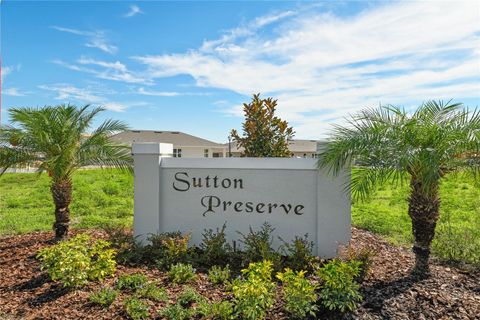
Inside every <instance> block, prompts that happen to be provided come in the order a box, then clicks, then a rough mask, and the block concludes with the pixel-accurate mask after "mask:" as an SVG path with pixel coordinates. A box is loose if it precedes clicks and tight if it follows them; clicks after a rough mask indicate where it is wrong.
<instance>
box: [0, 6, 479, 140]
mask: <svg viewBox="0 0 480 320" xmlns="http://www.w3.org/2000/svg"><path fill="white" fill-rule="evenodd" d="M0 10H1V56H2V97H1V98H2V122H3V123H5V122H7V121H8V109H9V108H11V107H24V106H28V107H42V106H44V105H58V104H62V103H71V104H75V105H78V106H83V105H84V104H92V105H96V106H97V105H100V106H103V107H104V108H106V109H107V110H106V111H105V112H104V113H103V114H102V115H101V116H100V117H99V119H98V120H97V124H98V123H99V122H100V121H102V120H104V119H106V118H114V119H119V120H123V121H125V122H126V123H127V124H128V125H129V126H130V127H131V128H132V129H149V130H165V131H166V130H172V131H183V132H186V133H190V134H194V135H197V136H200V137H202V138H206V139H210V140H213V141H216V142H226V141H227V137H228V134H229V132H230V130H231V129H232V128H235V129H241V123H242V120H243V117H242V104H243V103H248V102H249V101H250V100H251V96H252V94H254V93H261V97H265V98H266V97H273V98H275V99H278V107H277V113H278V116H280V117H281V118H283V119H285V120H287V121H288V122H289V124H290V125H292V126H293V128H294V130H295V132H296V134H295V138H297V139H323V138H325V137H327V136H328V134H329V133H330V130H331V128H332V124H343V123H345V122H344V117H345V116H348V115H350V114H353V113H355V112H357V111H359V110H361V109H362V108H365V107H377V106H379V105H387V104H394V105H398V106H403V107H405V108H406V109H407V110H413V109H414V108H415V107H416V106H418V105H420V104H421V103H422V102H424V101H427V100H429V99H436V100H438V99H443V100H449V99H454V101H455V102H463V103H465V105H467V106H469V107H471V108H475V107H477V106H479V105H480V40H479V36H480V1H466V2H461V1H451V2H448V1H422V2H413V1H408V2H407V1H400V2H397V1H351V2H350V1H322V2H312V1H308V2H293V1H292V2H288V1H279V2H275V1H268V2H267V1H262V2H255V1H245V2H234V1H216V2H200V1H195V2H193V1H192V2H188V1H177V2H167V1H143V2H142V1H63V2H61V1H56V2H44V1H42V2H40V1H32V2H29V1H22V2H18V1H9V0H6V1H5V0H4V1H1V3H0Z"/></svg>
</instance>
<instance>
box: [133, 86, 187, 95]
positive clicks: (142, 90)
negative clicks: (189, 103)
mask: <svg viewBox="0 0 480 320" xmlns="http://www.w3.org/2000/svg"><path fill="white" fill-rule="evenodd" d="M137 93H139V94H142V95H146V96H157V97H176V96H179V95H180V93H179V92H175V91H154V90H150V91H148V90H145V89H144V88H139V89H138V92H137Z"/></svg>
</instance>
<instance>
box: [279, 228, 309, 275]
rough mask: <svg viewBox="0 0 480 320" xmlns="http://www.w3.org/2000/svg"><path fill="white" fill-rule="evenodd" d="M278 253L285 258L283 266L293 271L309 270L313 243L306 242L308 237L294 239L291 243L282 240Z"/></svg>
mask: <svg viewBox="0 0 480 320" xmlns="http://www.w3.org/2000/svg"><path fill="white" fill-rule="evenodd" d="M279 238H280V237H279ZM280 240H281V241H282V243H283V244H282V246H281V247H280V251H281V252H282V253H283V254H284V255H285V256H286V258H287V259H286V261H285V266H286V267H288V268H290V269H293V270H295V271H300V270H310V269H311V265H312V262H313V260H314V257H313V255H312V251H313V242H312V241H308V235H307V234H306V235H305V236H304V237H303V238H301V237H297V236H296V237H295V239H293V240H292V241H291V242H286V241H284V240H283V239H282V238H280Z"/></svg>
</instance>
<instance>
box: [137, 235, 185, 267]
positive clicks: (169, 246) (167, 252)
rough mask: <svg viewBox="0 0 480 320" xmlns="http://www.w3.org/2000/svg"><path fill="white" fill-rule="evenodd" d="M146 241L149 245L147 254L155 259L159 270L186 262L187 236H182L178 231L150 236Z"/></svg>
mask: <svg viewBox="0 0 480 320" xmlns="http://www.w3.org/2000/svg"><path fill="white" fill-rule="evenodd" d="M148 240H149V241H150V243H151V244H150V245H148V246H147V249H146V250H147V253H148V255H149V256H150V257H152V258H154V259H155V261H156V264H157V266H158V267H159V268H160V269H165V268H168V266H170V265H172V264H175V263H179V262H185V261H186V260H187V259H186V258H187V252H188V241H189V240H190V235H189V234H186V235H182V233H181V232H180V231H176V232H165V233H161V234H158V235H152V236H150V237H149V238H148Z"/></svg>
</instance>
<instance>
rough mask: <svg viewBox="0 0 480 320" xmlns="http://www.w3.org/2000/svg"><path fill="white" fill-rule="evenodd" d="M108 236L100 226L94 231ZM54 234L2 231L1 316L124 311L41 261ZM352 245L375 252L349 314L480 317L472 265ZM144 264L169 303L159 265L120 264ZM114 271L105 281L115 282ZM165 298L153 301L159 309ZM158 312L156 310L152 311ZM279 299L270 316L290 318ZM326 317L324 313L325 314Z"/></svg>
mask: <svg viewBox="0 0 480 320" xmlns="http://www.w3.org/2000/svg"><path fill="white" fill-rule="evenodd" d="M88 232H89V233H96V236H98V237H102V236H103V235H102V233H101V232H99V231H88ZM52 237H53V234H52V233H50V232H48V233H47V232H41V233H31V234H26V235H20V236H12V237H4V238H1V239H0V319H125V318H126V315H125V314H124V312H123V308H122V298H123V297H122V296H121V295H120V297H119V298H117V300H116V301H115V302H114V304H113V305H112V306H110V308H109V309H107V310H104V309H102V308H100V307H97V306H93V305H91V304H90V303H89V302H88V296H89V295H90V293H91V292H92V291H95V290H97V289H98V288H100V287H101V286H102V285H100V284H91V285H89V286H87V287H85V288H82V289H79V290H66V289H63V288H62V287H61V285H59V284H57V283H54V282H52V281H50V280H49V278H48V276H46V274H45V272H42V271H41V270H40V268H39V263H38V261H37V260H36V259H35V255H36V252H37V251H38V250H39V249H40V248H43V247H45V246H47V245H50V244H51V242H50V240H51V239H52ZM352 246H353V247H354V248H369V249H372V250H374V251H376V252H377V254H376V255H375V257H374V259H373V264H372V269H371V272H370V274H369V275H368V276H367V278H366V280H365V281H364V283H363V284H362V295H363V296H364V301H363V303H362V304H361V306H360V307H359V308H358V309H357V311H355V312H354V313H353V314H349V315H346V316H344V318H347V319H480V272H472V271H470V272H466V271H462V270H460V269H458V268H455V267H452V266H444V265H441V264H439V263H437V262H433V263H432V268H431V270H432V276H431V277H430V278H429V279H427V280H422V281H415V280H414V279H412V278H411V277H409V269H410V267H411V266H412V265H413V261H414V257H413V254H412V253H411V251H410V250H408V249H406V248H400V247H394V246H392V245H390V244H389V243H388V242H386V241H385V240H383V239H381V238H380V237H378V236H375V235H373V234H371V233H369V232H366V231H362V230H358V229H355V228H353V229H352ZM135 272H143V273H145V274H147V275H148V276H149V278H150V279H151V280H158V281H159V283H160V284H161V285H163V286H165V287H166V288H167V289H168V292H169V296H170V299H171V301H170V302H171V303H174V302H175V297H176V295H177V294H178V292H179V291H180V290H181V286H172V285H171V284H169V282H168V281H167V280H166V277H165V273H163V272H160V271H158V270H154V269H148V268H146V267H143V268H130V267H124V266H118V271H117V276H118V275H120V274H125V273H135ZM115 280H116V279H109V280H107V281H106V282H105V283H104V284H103V285H104V286H112V285H113V284H114V283H115ZM194 287H195V288H196V289H197V290H198V291H199V292H200V293H201V294H202V295H204V296H205V297H208V298H210V299H214V300H219V299H221V298H222V297H225V293H223V292H222V288H220V287H218V286H213V285H211V284H210V283H209V281H208V280H207V279H206V277H205V276H204V275H200V276H199V278H198V280H197V281H196V283H195V285H194ZM164 305H165V303H157V304H153V303H151V307H152V308H151V309H152V311H153V310H158V309H160V308H161V307H163V306H164ZM152 314H154V312H152ZM287 318H288V316H286V315H285V314H282V312H281V311H280V310H279V305H278V304H277V306H276V307H275V308H274V310H272V312H271V314H270V316H269V319H287ZM324 318H325V317H322V319H324Z"/></svg>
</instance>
